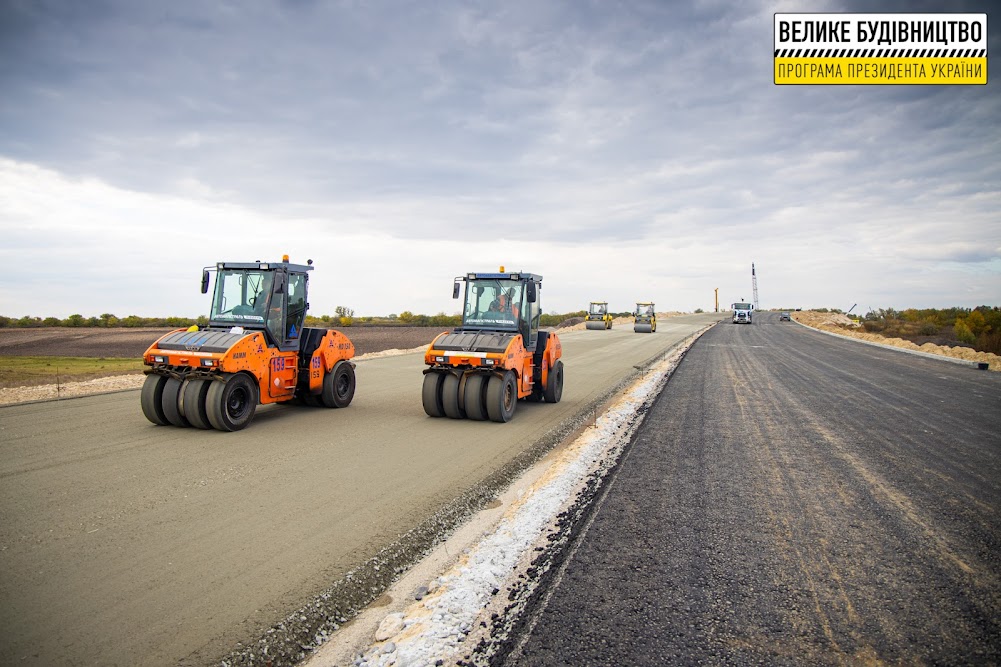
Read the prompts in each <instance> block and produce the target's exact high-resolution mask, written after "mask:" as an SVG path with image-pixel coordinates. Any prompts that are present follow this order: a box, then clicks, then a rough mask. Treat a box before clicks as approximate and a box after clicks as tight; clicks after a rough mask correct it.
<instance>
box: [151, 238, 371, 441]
mask: <svg viewBox="0 0 1001 667" xmlns="http://www.w3.org/2000/svg"><path fill="white" fill-rule="evenodd" d="M312 264H313V260H309V262H308V263H307V264H306V265H302V264H289V261H288V255H285V256H284V257H283V258H282V261H281V262H259V261H258V262H249V263H233V262H219V263H218V264H216V265H215V267H206V268H205V269H203V270H202V294H205V293H207V292H208V287H209V271H210V270H214V271H216V281H215V291H214V293H213V296H212V307H211V310H210V314H209V324H208V327H206V328H204V329H200V330H199V329H198V328H197V327H192V328H190V329H179V330H177V331H173V332H171V333H168V334H166V335H165V336H163V337H161V338H160V339H159V340H157V341H156V342H155V343H153V344H152V345H150V346H149V349H147V350H146V353H145V354H144V355H143V362H144V363H145V364H146V366H148V367H149V368H147V369H146V371H145V373H146V382H145V383H144V384H143V389H142V396H141V403H142V411H143V414H144V415H146V418H147V419H149V420H150V421H151V422H153V423H154V424H158V425H167V424H172V425H174V426H194V427H196V428H203V429H209V428H216V429H218V430H220V431H238V430H240V429H242V428H244V427H246V426H247V425H248V424H250V422H251V420H252V419H253V418H254V412H255V410H256V409H257V405H258V404H259V403H260V404H266V403H280V402H285V401H290V400H292V399H299V402H302V403H306V404H307V405H313V406H321V405H322V406H325V407H328V408H343V407H347V406H348V405H349V404H350V403H351V399H352V398H353V397H354V393H355V372H354V364H353V363H352V362H351V361H349V359H351V357H353V356H354V353H355V349H354V345H353V344H352V343H351V341H350V340H348V338H347V336H345V335H344V334H342V333H340V332H339V331H334V330H332V329H316V328H308V327H307V328H303V326H302V325H303V320H304V319H305V317H306V310H307V309H308V307H309V304H308V303H307V301H306V293H307V285H308V278H309V276H308V274H307V272H308V271H312V270H313V266H312Z"/></svg>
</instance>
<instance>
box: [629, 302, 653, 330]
mask: <svg viewBox="0 0 1001 667" xmlns="http://www.w3.org/2000/svg"><path fill="white" fill-rule="evenodd" d="M634 315H635V316H636V321H635V322H634V323H633V331H634V332H636V333H653V332H655V331H657V312H656V309H655V307H654V304H653V302H652V301H638V302H636V312H635V313H634Z"/></svg>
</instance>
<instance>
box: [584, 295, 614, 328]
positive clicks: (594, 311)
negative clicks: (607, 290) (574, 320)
mask: <svg viewBox="0 0 1001 667" xmlns="http://www.w3.org/2000/svg"><path fill="white" fill-rule="evenodd" d="M584 321H585V325H584V326H586V327H587V328H588V329H611V328H612V314H611V313H609V312H608V302H607V301H592V302H591V305H590V306H588V309H587V317H586V318H584Z"/></svg>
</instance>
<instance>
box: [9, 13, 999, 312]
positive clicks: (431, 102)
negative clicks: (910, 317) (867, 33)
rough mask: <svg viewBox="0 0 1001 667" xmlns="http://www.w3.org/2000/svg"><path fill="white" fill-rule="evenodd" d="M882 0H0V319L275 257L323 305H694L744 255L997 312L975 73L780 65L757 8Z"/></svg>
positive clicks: (789, 279) (171, 298) (142, 293)
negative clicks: (877, 78) (486, 289)
mask: <svg viewBox="0 0 1001 667" xmlns="http://www.w3.org/2000/svg"><path fill="white" fill-rule="evenodd" d="M874 9H879V10H880V11H891V10H892V9H891V7H890V5H889V4H888V3H886V2H882V3H878V7H876V8H873V7H865V6H863V5H859V4H858V3H852V4H850V5H846V4H844V3H839V2H834V1H832V2H820V3H812V4H811V3H799V4H774V3H760V2H753V1H752V2H734V1H733V0H707V1H703V2H695V3H677V5H676V4H675V3H669V2H661V1H657V0H619V1H617V2H616V1H613V0H601V1H598V0H592V1H590V2H588V1H586V0H566V1H563V2H556V1H550V0H527V1H524V2H520V1H515V2H498V1H496V0H490V1H484V2H458V1H456V2H453V1H451V0H443V1H436V2H420V1H403V0H399V1H378V0H376V1H373V2H362V1H360V0H343V1H340V2H333V1H329V2H328V1H323V0H316V1H315V2H314V1H310V0H295V1H292V0H288V1H285V2H279V1H277V0H276V1H273V2H266V1H263V0H260V1H255V0H249V1H243V0H240V1H237V0H232V1H214V2H201V1H195V0H181V1H175V0H171V2H166V1H163V2H152V1H150V2H136V1H134V0H88V2H79V1H77V0H0V239H2V241H0V261H2V264H3V266H4V268H5V274H6V278H5V279H4V280H3V281H2V282H0V314H3V315H8V316H15V317H20V316H22V315H37V316H42V317H44V316H58V317H66V316H67V315H69V314H71V313H81V314H83V315H86V316H90V315H99V314H101V313H105V312H111V313H114V314H116V315H119V316H120V317H121V316H125V315H128V314H137V315H144V316H157V315H186V316H194V315H198V314H201V313H204V312H207V310H208V298H207V297H205V296H203V295H201V294H200V293H199V290H198V283H199V276H200V272H201V268H202V267H203V266H206V265H211V264H214V263H215V262H216V261H219V260H227V261H246V260H255V259H262V260H268V259H277V258H279V257H280V256H281V255H282V254H284V253H288V254H289V255H290V256H291V258H292V261H297V262H302V263H305V260H306V259H312V260H314V263H315V267H316V269H315V271H314V272H313V275H312V279H311V292H310V301H311V304H312V309H311V310H312V312H313V314H316V315H321V314H326V313H332V312H333V311H334V308H335V307H336V306H338V305H343V306H347V307H350V308H353V309H354V310H355V311H356V312H357V313H358V314H369V315H378V314H388V313H399V312H401V311H403V310H411V311H414V312H424V313H436V312H440V311H445V312H455V311H456V310H457V307H456V304H455V303H454V302H453V301H451V298H450V297H451V282H452V278H453V277H454V276H456V275H461V274H463V273H465V272H467V271H471V270H495V269H496V267H497V266H498V265H501V264H503V265H505V266H506V267H508V268H509V269H520V270H526V271H534V272H536V273H541V274H543V275H544V276H545V281H544V289H543V307H544V309H545V310H546V311H547V312H554V311H558V312H566V311H570V310H576V309H579V308H583V307H586V304H587V302H588V301H589V300H592V299H600V300H608V301H610V302H611V304H612V307H613V308H615V309H622V310H626V309H629V308H631V306H632V304H633V303H634V302H635V301H637V300H655V301H656V302H657V303H658V306H659V307H660V308H662V309H665V310H666V309H675V310H693V309H695V308H703V309H707V310H709V309H711V308H712V307H713V289H714V288H717V287H718V288H719V295H720V302H721V304H728V303H730V302H732V301H735V300H740V299H741V298H746V299H749V298H750V297H751V263H752V262H754V264H755V265H756V267H757V273H758V287H759V294H760V302H761V306H762V307H765V308H767V307H797V306H800V307H822V306H826V307H838V308H842V309H847V308H849V307H851V306H852V304H855V303H858V304H859V307H858V309H859V310H862V311H863V312H864V311H865V310H868V308H869V307H873V308H880V307H886V306H892V307H897V308H902V307H946V306H953V305H959V306H975V305H978V304H982V303H986V304H990V305H1001V95H999V94H998V86H997V84H996V83H995V82H994V81H993V79H994V78H996V77H994V76H992V77H991V83H989V84H988V85H987V86H775V85H773V83H772V78H773V75H772V65H773V61H772V43H773V42H772V40H773V35H772V22H773V13H774V12H776V11H828V12H835V11H866V10H868V11H873V10H874ZM895 9H899V10H910V11H933V10H944V11H956V12H959V11H965V12H984V11H987V3H983V4H982V5H978V4H977V3H963V4H950V5H945V4H941V3H938V4H935V3H931V4H929V3H920V2H917V3H907V4H903V5H901V6H899V7H895ZM991 19H992V20H993V21H994V22H993V24H992V25H991V29H990V38H989V46H988V49H989V51H992V52H994V53H997V52H998V49H999V48H1001V45H999V40H998V39H997V34H998V32H997V28H996V27H994V26H997V25H998V20H1001V17H999V18H998V19H995V18H994V17H991ZM992 61H994V59H992Z"/></svg>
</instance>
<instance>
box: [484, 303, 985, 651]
mask: <svg viewBox="0 0 1001 667" xmlns="http://www.w3.org/2000/svg"><path fill="white" fill-rule="evenodd" d="M759 318H760V319H759ZM759 318H755V324H752V325H749V326H748V325H731V324H729V323H722V324H719V325H717V326H716V327H714V328H713V329H712V330H710V331H709V332H708V333H707V334H705V335H704V336H703V337H702V338H701V339H700V340H699V341H698V342H697V343H696V344H695V345H694V346H693V347H692V349H691V350H689V352H688V354H687V356H686V357H685V359H684V361H683V362H682V363H681V365H680V366H679V368H678V370H677V371H676V372H675V374H674V376H673V377H672V378H671V380H670V382H669V383H668V384H667V387H666V389H665V390H664V391H663V393H662V394H661V396H660V397H659V398H658V399H657V401H656V402H655V403H654V404H653V406H652V407H651V408H650V411H649V413H648V415H647V416H646V419H645V421H644V423H643V424H642V426H641V427H640V429H639V430H638V431H637V433H636V434H635V436H634V438H633V440H632V442H631V444H630V445H629V447H628V448H627V449H626V450H625V452H624V453H623V456H622V458H621V459H620V461H619V464H618V465H617V467H616V468H615V469H614V470H613V472H612V473H610V474H609V475H608V476H607V477H606V480H605V483H604V485H603V486H602V487H601V488H600V489H599V490H598V491H597V492H596V493H595V495H594V501H593V503H592V504H591V507H590V510H589V512H588V513H587V514H586V516H585V518H584V519H583V520H582V523H581V525H582V526H583V528H582V529H581V530H580V531H579V533H578V534H577V537H576V538H574V539H573V540H572V541H571V542H570V544H569V546H568V547H566V548H565V549H564V550H563V552H562V554H560V555H559V556H557V557H556V558H555V565H554V566H553V567H552V569H551V570H550V572H551V575H550V576H552V582H551V583H549V584H548V585H545V586H540V587H539V589H537V590H538V595H537V599H535V600H534V601H532V602H531V603H530V605H529V608H528V611H527V612H526V613H525V614H524V615H523V616H522V617H521V618H520V621H519V624H518V625H519V626H520V631H519V632H517V633H515V634H514V635H512V637H511V638H510V639H509V640H508V642H507V643H506V645H504V646H503V647H502V648H501V650H500V651H498V652H497V653H496V654H494V660H493V662H494V663H495V664H506V665H519V666H527V665H611V664H619V665H651V664H709V665H723V664H725V665H744V664H778V665H786V664H787V665H803V664H846V663H847V664H998V663H999V662H1001V435H999V433H1001V374H999V373H994V372H986V371H980V370H976V369H973V368H969V367H964V366H960V365H956V364H951V363H947V362H943V361H938V360H931V359H925V358H921V357H917V356H913V355H907V354H905V353H903V352H899V351H894V350H889V349H882V348H876V347H871V346H866V345H860V344H858V343H855V342H852V341H847V340H841V339H836V338H833V337H830V336H826V335H822V334H819V333H816V332H814V331H811V330H808V329H806V328H804V327H801V326H799V325H797V324H795V323H789V322H779V321H778V316H777V314H774V313H761V314H759Z"/></svg>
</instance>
